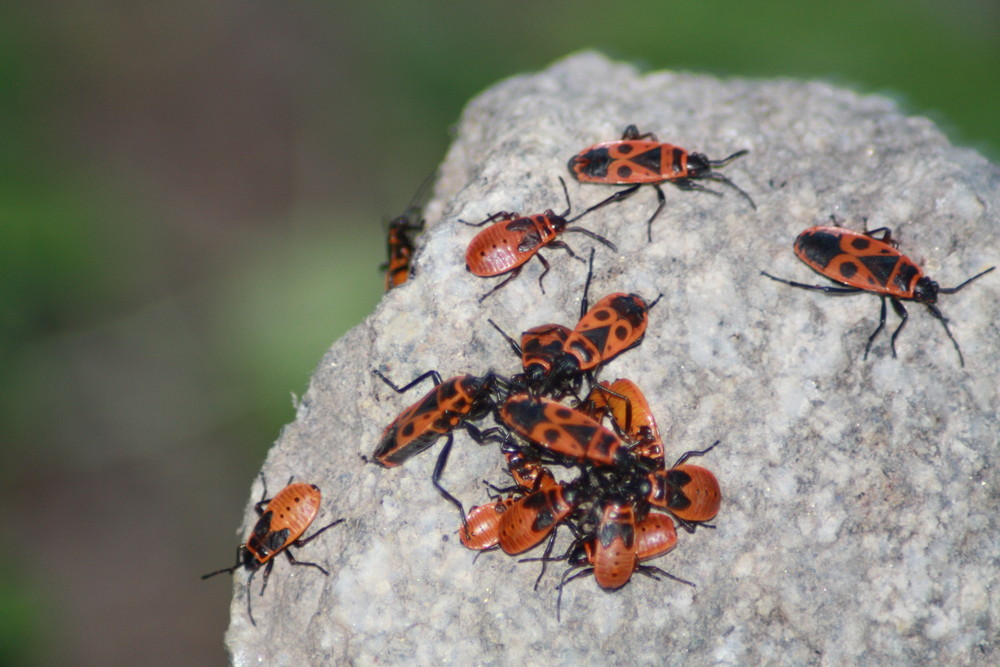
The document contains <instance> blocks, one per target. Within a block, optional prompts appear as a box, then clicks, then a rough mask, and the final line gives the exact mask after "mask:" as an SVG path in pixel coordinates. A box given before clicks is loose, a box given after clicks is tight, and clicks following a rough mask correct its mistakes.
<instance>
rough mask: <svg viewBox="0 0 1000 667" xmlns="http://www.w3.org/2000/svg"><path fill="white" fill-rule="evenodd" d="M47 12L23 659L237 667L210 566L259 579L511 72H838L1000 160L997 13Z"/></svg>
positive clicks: (11, 227)
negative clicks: (357, 344) (288, 486)
mask: <svg viewBox="0 0 1000 667" xmlns="http://www.w3.org/2000/svg"><path fill="white" fill-rule="evenodd" d="M17 4H19V5H20V6H13V5H14V3H7V4H5V5H4V7H3V8H2V9H0V119H2V123H3V131H2V135H0V146H2V150H0V314H2V319H0V346H2V350H3V351H4V354H3V360H4V363H3V365H2V366H0V395H2V396H0V397H2V400H0V415H2V422H0V423H2V438H3V446H2V448H0V483H2V484H0V489H2V490H0V494H2V501H3V506H5V507H7V508H8V510H7V511H8V518H7V520H6V526H5V530H6V534H7V535H8V539H6V541H5V548H4V549H3V550H2V551H0V570H2V572H3V576H2V577H0V664H5V665H6V664H55V663H61V664H66V663H67V662H69V663H72V664H77V665H98V664H101V665H104V664H175V663H177V661H178V660H182V661H183V662H184V663H189V664H222V663H224V661H225V654H224V650H223V646H222V635H223V632H224V630H225V628H226V624H227V612H228V601H229V596H230V585H229V582H228V581H223V580H222V579H217V580H211V581H208V582H202V581H200V580H199V579H198V576H199V575H200V574H202V573H204V572H207V571H209V570H213V569H216V568H218V567H222V566H224V565H228V564H230V563H231V562H232V557H233V551H234V548H235V546H236V543H237V539H238V536H237V535H236V534H235V529H236V526H237V524H238V522H239V520H240V517H241V513H242V511H243V508H244V507H245V503H246V500H247V494H248V489H249V486H250V483H251V481H252V479H253V476H254V475H255V473H256V471H257V470H258V468H259V465H260V463H261V461H262V459H263V457H264V455H265V452H266V451H267V448H268V447H269V446H270V444H271V442H272V441H273V440H274V439H275V438H276V436H277V434H278V431H279V429H280V427H281V425H282V424H284V423H286V422H288V421H291V420H292V419H293V418H294V411H293V408H292V401H291V394H292V393H296V394H301V393H302V392H304V391H305V389H306V386H307V382H308V379H309V374H310V372H311V371H312V369H313V367H314V366H315V364H316V363H317V362H318V361H319V359H320V356H321V355H322V354H323V352H324V351H325V350H326V348H327V347H328V346H329V345H330V344H331V343H332V342H333V341H334V340H336V339H337V338H338V337H339V336H340V335H341V334H342V333H343V332H344V331H346V330H347V329H348V328H349V327H351V326H353V325H354V324H356V323H357V322H359V321H360V320H361V319H362V318H363V317H364V316H365V315H366V314H367V313H368V312H370V311H371V310H372V308H373V307H374V306H375V305H376V303H377V302H378V300H379V298H380V294H381V288H382V275H381V274H380V273H379V272H378V270H377V268H376V267H377V266H378V264H379V263H380V262H382V261H383V260H384V239H383V233H384V224H383V223H384V221H385V220H387V219H388V218H390V217H392V216H394V215H398V214H399V213H400V212H402V210H403V209H404V208H405V207H406V205H407V203H408V202H409V200H410V198H411V197H412V195H413V193H414V192H415V191H416V190H417V188H418V186H419V185H420V183H421V181H422V180H423V179H424V178H425V176H426V175H427V174H428V173H430V172H431V171H432V170H433V169H434V168H435V167H436V165H437V164H438V162H439V161H440V160H441V158H442V156H443V154H444V152H445V150H446V148H447V145H448V141H449V128H450V127H451V126H452V125H453V124H454V123H455V121H456V120H457V118H458V116H459V113H460V111H461V109H462V107H463V105H464V104H465V103H466V102H467V101H468V100H469V99H470V98H471V97H472V96H473V95H475V94H476V93H478V92H479V91H481V90H483V89H484V88H486V87H487V86H489V85H490V84H492V83H494V82H496V81H497V80H499V79H501V78H503V77H507V76H511V75H514V74H518V73H521V72H526V71H535V70H538V69H541V68H543V67H545V66H546V65H548V64H549V63H550V62H551V61H553V60H554V59H557V58H560V57H562V56H564V55H566V54H569V53H571V52H573V51H576V50H579V49H582V48H597V49H600V50H603V51H604V52H606V53H608V54H610V55H612V56H615V57H618V58H621V59H625V60H630V61H635V62H637V63H639V64H640V65H642V66H643V67H648V68H651V69H660V68H674V69H685V70H695V71H705V72H714V73H717V74H721V75H727V76H730V75H732V76H743V75H747V76H754V77H774V76H782V77H785V76H787V77H802V78H806V77H809V78H813V77H818V78H823V79H827V80H831V81H833V82H835V83H840V84H844V85H848V86H851V87H854V88H856V89H859V90H862V91H867V92H881V93H887V94H889V95H892V96H893V97H895V98H896V99H898V100H899V101H900V103H901V104H902V105H903V106H904V107H905V108H906V109H907V110H908V111H910V112H912V113H916V114H923V115H929V116H930V117H932V118H934V119H935V120H936V121H938V122H939V123H941V124H942V126H943V127H944V128H945V130H946V131H947V132H948V133H949V135H950V136H951V137H952V139H953V140H954V141H956V142H958V143H961V144H965V145H970V146H973V147H976V148H978V149H979V150H981V151H982V152H984V153H986V154H987V155H989V156H992V157H993V158H994V159H995V158H996V156H997V155H998V148H1000V124H998V123H997V122H996V118H997V112H996V110H997V109H998V108H1000V5H998V3H996V2H995V1H980V2H976V1H974V0H952V1H951V2H948V3H942V2H940V1H936V2H931V1H930V0H864V1H862V0H841V1H840V2H836V3H822V4H821V3H804V2H798V1H792V0H785V1H777V2H753V3H747V2H744V3H737V2H719V1H706V2H691V1H690V0H688V1H687V2H674V1H664V0H656V1H641V2H620V3H614V2H607V1H601V2H597V1H590V0H585V1H578V2H565V1H563V2H548V3H540V2H522V1H514V2H505V3H489V2H476V3H473V2H449V1H442V2H434V3H427V2H403V1H385V2H377V1H372V2H365V3H332V2H319V1H314V2H301V1H299V2H287V1H286V2H236V1H234V0H218V1H216V2H213V3H205V2H192V1H190V0H174V1H173V2H156V3H154V2H126V3H115V2H107V1H105V0H95V1H92V2H89V3H72V2H49V1H46V0H38V1H36V2H34V3H30V4H29V3H17ZM630 120H631V119H628V118H621V119H614V121H615V123H616V124H621V125H624V124H626V123H627V122H629V121H630ZM652 129H655V128H652ZM572 148H573V147H568V149H572Z"/></svg>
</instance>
